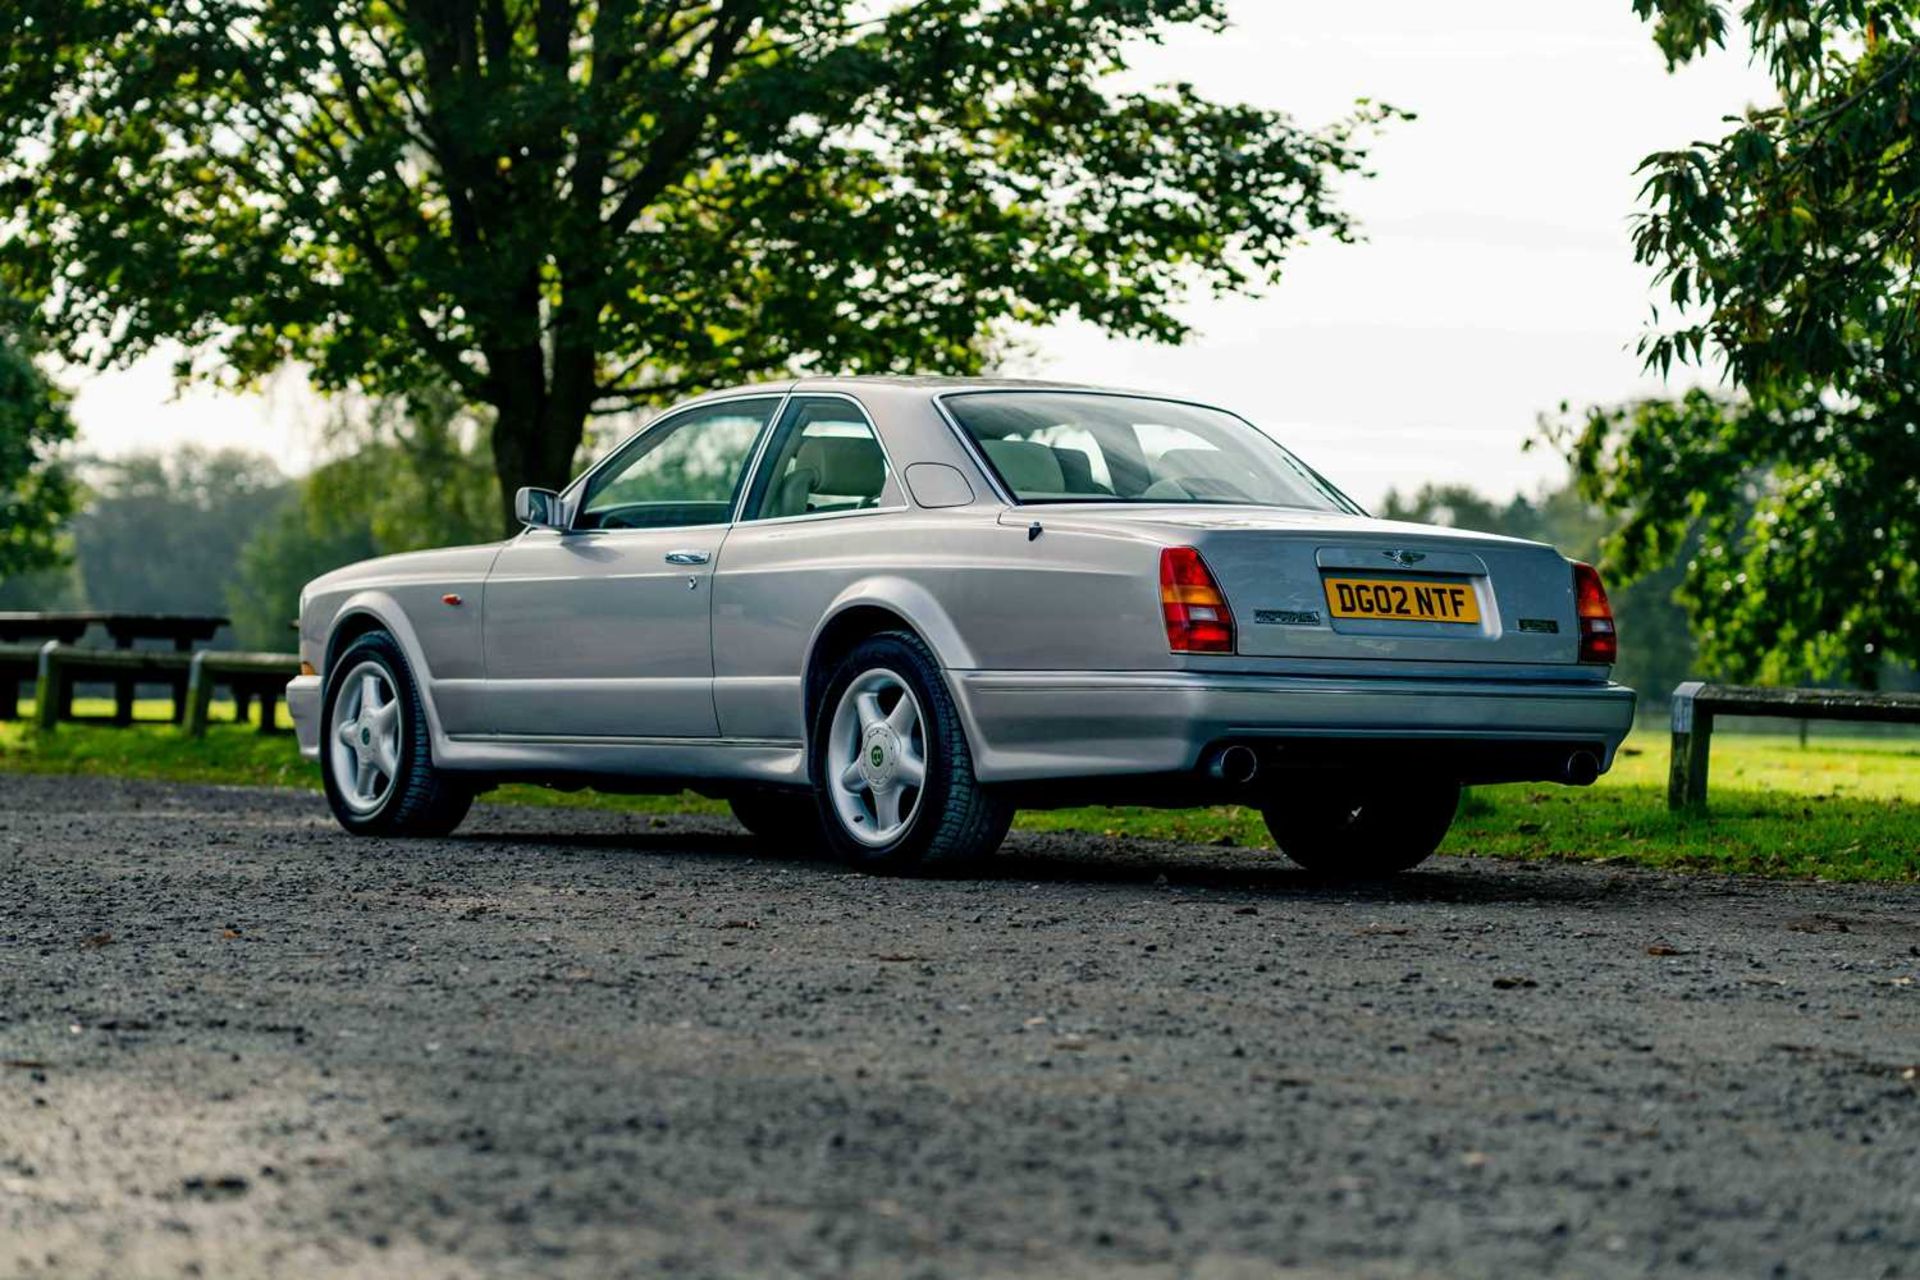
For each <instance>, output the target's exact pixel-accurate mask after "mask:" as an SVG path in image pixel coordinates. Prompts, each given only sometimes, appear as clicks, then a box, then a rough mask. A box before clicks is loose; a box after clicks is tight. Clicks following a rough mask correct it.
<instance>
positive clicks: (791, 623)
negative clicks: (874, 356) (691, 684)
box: [713, 392, 932, 742]
mask: <svg viewBox="0 0 1920 1280" xmlns="http://www.w3.org/2000/svg"><path fill="white" fill-rule="evenodd" d="M907 511H908V507H907V501H906V495H905V491H904V490H903V489H902V487H901V483H900V478H899V475H898V474H897V473H896V472H895V470H894V468H893V467H892V465H891V464H890V463H889V461H888V459H887V455H886V451H885V449H884V448H883V447H882V446H881V444H880V441H879V439H878V437H877V436H876V435H875V433H874V429H873V424H872V422H870V421H869V420H868V418H867V414H866V411H865V410H864V409H863V408H862V407H861V405H860V404H859V403H858V402H857V401H855V400H854V399H852V398H851V397H849V396H845V395H841V394H838V393H824V392H822V393H812V394H798V393H797V394H795V395H794V396H793V398H792V399H790V400H789V401H787V407H786V409H785V410H784V411H783V412H782V413H781V415H780V422H779V425H778V426H777V427H776V428H775V429H774V432H773V434H772V436H771V437H769V439H768V441H767V446H766V450H765V452H764V453H763V454H762V456H761V461H760V465H759V468H758V469H757V471H756V472H755V474H754V478H753V486H752V489H751V490H750V491H749V493H748V495H747V499H746V502H745V503H744V504H743V506H742V509H741V516H740V520H739V523H737V524H735V525H734V527H733V530H732V532H730V533H729V534H728V535H727V541H726V546H725V548H724V549H723V551H722V554H721V558H720V564H719V568H718V571H717V572H716V573H715V574H714V580H713V609H714V617H713V650H714V680H713V697H714V703H715V705H716V707H717V709H718V713H719V717H720V728H721V731H722V733H723V734H724V735H725V736H726V737H728V738H757V739H767V740H772V741H781V742H788V741H793V742H797V741H799V740H801V739H802V738H803V737H804V736H805V726H804V725H803V724H802V723H801V693H800V687H801V682H802V668H803V666H804V664H805V660H806V651H807V642H808V641H809V640H810V639H811V638H812V636H813V633H814V629H815V628H816V627H817V626H818V625H819V623H820V619H821V617H822V616H823V615H824V614H825V612H826V610H827V607H828V606H829V605H830V604H831V603H832V602H833V600H834V599H835V597H837V596H838V595H839V594H840V593H841V592H842V591H844V590H845V589H846V587H847V585H848V584H849V583H851V582H853V581H855V580H856V579H858V578H860V577H862V576H865V575H867V574H870V573H872V572H873V571H874V570H875V569H876V568H879V567H884V566H886V565H890V564H898V563H900V562H901V561H902V560H905V561H909V562H910V561H911V560H912V559H913V558H914V557H915V556H916V555H917V554H921V553H924V552H927V551H931V550H932V548H931V547H927V546H924V545H922V544H921V543H920V542H919V541H918V538H919V537H920V535H919V533H918V531H916V530H915V529H914V528H913V527H912V524H911V522H910V521H909V520H908V518H907V514H906V513H907Z"/></svg>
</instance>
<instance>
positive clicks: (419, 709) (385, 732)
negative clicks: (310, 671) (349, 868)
mask: <svg viewBox="0 0 1920 1280" xmlns="http://www.w3.org/2000/svg"><path fill="white" fill-rule="evenodd" d="M332 671H333V674H332V675H330V676H329V677H328V679H327V682H326V691H325V694H324V695H323V696H324V703H323V706H324V711H323V714H324V716H325V719H324V720H323V722H322V723H324V724H325V725H326V726H327V731H326V736H325V737H323V738H322V739H321V741H320V761H321V769H320V772H321V777H322V780H323V781H324V782H325V784H326V789H327V802H328V803H329V804H330V805H332V807H333V812H334V816H335V817H337V818H338V819H339V820H340V825H341V826H343V827H345V828H346V829H347V830H349V831H351V832H353V833H354V834H355V835H387V836H435V835H445V834H446V833H447V832H449V831H452V830H453V829H454V828H455V827H457V826H459V825H460V820H461V819H462V818H464V817H466V815H467V809H468V807H469V806H471V805H472V803H473V790H472V788H471V787H469V786H467V785H465V784H464V783H463V782H462V780H461V779H459V778H458V777H456V776H454V775H450V774H448V773H446V772H445V771H444V770H441V769H438V768H436V767H435V766H434V763H433V752H432V748H431V743H430V741H429V737H428V733H427V714H426V707H425V706H424V705H423V704H422V703H421V701H420V692H419V690H418V689H417V688H416V687H415V686H414V683H413V676H412V672H411V671H410V670H409V669H408V667H407V659H406V655H405V654H404V653H402V652H401V649H400V645H399V643H398V642H397V641H395V640H394V638H393V637H392V636H391V635H390V634H388V633H387V632H385V631H370V632H368V633H367V634H365V635H363V636H361V637H360V638H358V639H357V640H355V641H354V642H353V643H352V644H351V645H349V646H348V647H347V650H346V652H345V653H343V654H341V655H340V657H339V659H338V661H336V662H335V663H334V664H333V667H332Z"/></svg>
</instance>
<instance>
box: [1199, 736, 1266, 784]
mask: <svg viewBox="0 0 1920 1280" xmlns="http://www.w3.org/2000/svg"><path fill="white" fill-rule="evenodd" d="M1207 772H1208V773H1209V774H1212V775H1213V777H1214V779H1215V780H1216V781H1218V782H1225V783H1229V784H1231V785H1233V786H1236V787H1239V786H1245V785H1246V784H1247V783H1249V782H1252V781H1253V779H1254V776H1255V775H1256V774H1258V773H1259V772H1260V757H1259V756H1258V755H1256V754H1255V753H1254V750H1253V748H1252V747H1243V746H1240V745H1239V744H1237V743H1236V744H1235V745H1233V746H1231V747H1222V748H1220V750H1218V751H1216V752H1215V753H1214V755H1213V760H1212V762H1211V763H1209V764H1208V765H1207Z"/></svg>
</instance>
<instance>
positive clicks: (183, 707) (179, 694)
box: [168, 635, 193, 724]
mask: <svg viewBox="0 0 1920 1280" xmlns="http://www.w3.org/2000/svg"><path fill="white" fill-rule="evenodd" d="M192 648H193V641H192V640H191V639H190V638H188V637H187V636H184V635H181V636H175V637H174V638H173V651H174V652H175V653H185V652H187V651H188V650H190V649H192ZM168 683H169V684H171V685H172V686H173V722H174V723H175V724H181V723H183V722H184V721H185V720H186V718H187V677H185V676H175V677H173V679H172V680H170V681H168Z"/></svg>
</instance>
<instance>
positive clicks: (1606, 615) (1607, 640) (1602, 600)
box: [1573, 561, 1620, 663]
mask: <svg viewBox="0 0 1920 1280" xmlns="http://www.w3.org/2000/svg"><path fill="white" fill-rule="evenodd" d="M1573 611H1574V614H1575V615H1576V617H1577V618H1578V619H1579V626H1580V661H1582V662H1608V663H1611V662H1616V661H1618V660H1619V658H1620V636H1619V634H1618V633H1617V632H1616V631H1614V629H1613V606H1612V605H1611V604H1609V603H1608V602H1607V589H1606V587H1604V586H1602V585H1601V582H1600V573H1599V571H1598V570H1596V569H1595V568H1594V567H1593V566H1592V565H1590V564H1580V563H1579V562H1577V561H1576V562H1575V563H1574V566H1573Z"/></svg>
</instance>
